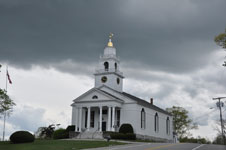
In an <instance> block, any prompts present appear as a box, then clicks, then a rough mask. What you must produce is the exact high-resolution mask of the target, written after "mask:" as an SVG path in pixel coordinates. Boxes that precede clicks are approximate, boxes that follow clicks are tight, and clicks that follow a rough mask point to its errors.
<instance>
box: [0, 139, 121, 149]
mask: <svg viewBox="0 0 226 150" xmlns="http://www.w3.org/2000/svg"><path fill="white" fill-rule="evenodd" d="M123 144H125V143H120V142H106V141H73V140H35V142H33V143H23V144H11V143H10V142H0V150H79V149H85V148H96V147H108V146H110V145H123Z"/></svg>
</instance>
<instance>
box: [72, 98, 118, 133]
mask: <svg viewBox="0 0 226 150" xmlns="http://www.w3.org/2000/svg"><path fill="white" fill-rule="evenodd" d="M74 106H75V107H73V108H74V109H73V113H74V114H75V120H74V124H75V131H77V132H84V131H87V132H89V131H90V132H96V131H99V132H102V131H117V129H118V127H119V126H120V109H121V102H119V101H118V100H117V101H114V100H112V101H109V100H108V102H102V103H100V102H99V103H98V105H97V103H95V102H94V101H93V104H91V103H89V104H86V103H85V102H76V103H74Z"/></svg>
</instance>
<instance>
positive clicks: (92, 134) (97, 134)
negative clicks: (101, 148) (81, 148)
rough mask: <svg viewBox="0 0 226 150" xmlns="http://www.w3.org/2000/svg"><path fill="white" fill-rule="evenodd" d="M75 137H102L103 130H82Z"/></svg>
mask: <svg viewBox="0 0 226 150" xmlns="http://www.w3.org/2000/svg"><path fill="white" fill-rule="evenodd" d="M75 138H76V139H103V132H89V131H84V132H81V133H79V134H78V135H77V136H76V137H75Z"/></svg>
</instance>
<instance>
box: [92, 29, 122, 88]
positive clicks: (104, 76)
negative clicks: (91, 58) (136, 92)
mask: <svg viewBox="0 0 226 150" xmlns="http://www.w3.org/2000/svg"><path fill="white" fill-rule="evenodd" d="M112 37H113V34H112V33H110V35H109V41H108V44H107V46H106V47H105V49H104V54H103V55H102V56H100V60H99V65H98V67H97V69H96V71H95V73H94V75H95V87H100V86H101V85H106V86H108V87H110V88H112V89H115V90H117V91H119V92H122V85H123V84H122V82H123V78H124V77H123V73H122V72H120V71H119V67H120V61H119V59H118V57H117V56H116V49H115V47H113V42H112Z"/></svg>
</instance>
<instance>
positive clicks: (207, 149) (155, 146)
mask: <svg viewBox="0 0 226 150" xmlns="http://www.w3.org/2000/svg"><path fill="white" fill-rule="evenodd" d="M89 150H226V146H222V145H212V144H207V145H205V144H190V143H184V144H183V143H181V144H172V143H135V144H128V145H123V146H113V147H105V148H98V149H89Z"/></svg>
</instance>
